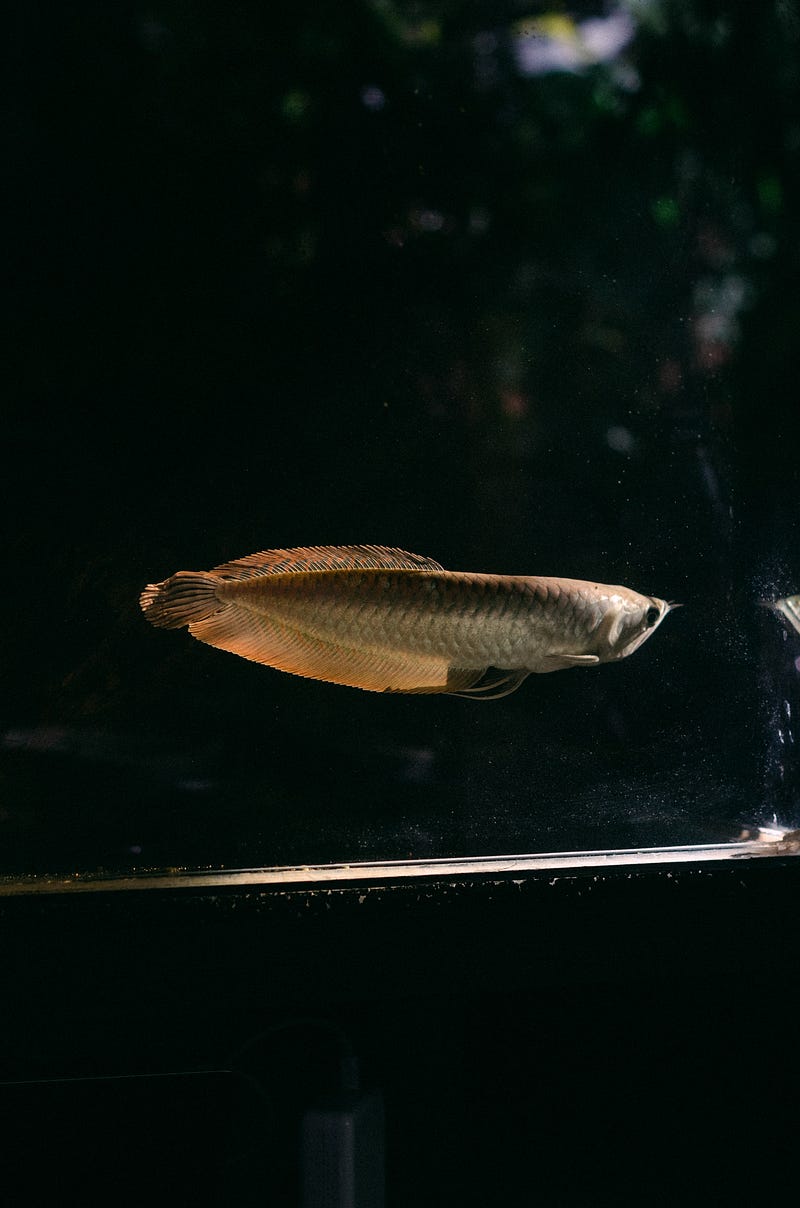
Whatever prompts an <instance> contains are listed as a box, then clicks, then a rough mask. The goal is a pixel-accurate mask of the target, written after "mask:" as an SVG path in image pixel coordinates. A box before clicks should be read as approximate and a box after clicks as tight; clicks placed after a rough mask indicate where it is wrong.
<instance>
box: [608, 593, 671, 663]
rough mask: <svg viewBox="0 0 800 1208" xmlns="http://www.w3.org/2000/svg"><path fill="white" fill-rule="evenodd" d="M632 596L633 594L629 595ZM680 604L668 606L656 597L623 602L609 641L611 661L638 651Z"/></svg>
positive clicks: (635, 598) (638, 596) (637, 595)
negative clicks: (669, 613) (668, 614)
mask: <svg viewBox="0 0 800 1208" xmlns="http://www.w3.org/2000/svg"><path fill="white" fill-rule="evenodd" d="M631 595H632V596H633V593H631ZM673 608H680V604H670V603H668V602H667V601H666V600H659V598H658V597H657V596H640V595H639V594H638V593H636V595H635V596H634V598H633V599H628V600H626V601H625V603H624V606H623V607H622V608H621V609H620V611H619V613H618V615H617V624H616V625H615V627H614V629H615V632H614V633H613V634H612V635H609V636H610V638H611V640H610V642H609V645H610V647H611V654H610V658H611V659H624V658H627V657H628V655H629V654H633V652H634V651H635V650H638V649H639V647H640V646H641V645H642V643H643V642H646V641H647V639H648V638H649V637H650V636H651V635H652V634H654V633H655V631H656V630H657V629H658V627H659V625H660V624H661V622H662V621H663V620H664V617H665V616H666V615H667V613H668V612H671V611H672V610H673Z"/></svg>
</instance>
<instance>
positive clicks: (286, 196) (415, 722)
mask: <svg viewBox="0 0 800 1208" xmlns="http://www.w3.org/2000/svg"><path fill="white" fill-rule="evenodd" d="M543 11H544V10H543V8H542V7H541V6H538V5H536V4H535V3H531V4H524V5H523V4H519V5H517V4H512V3H496V2H492V3H491V4H489V3H486V4H483V3H480V2H474V3H467V2H465V0H453V2H452V3H447V2H445V0H440V2H436V0H432V2H431V3H428V4H425V3H420V4H415V5H412V4H407V3H388V2H383V3H381V2H379V0H376V2H375V3H367V2H366V0H365V2H364V3H359V4H356V3H325V2H314V3H302V2H296V3H293V4H291V5H283V4H279V3H269V4H262V3H256V2H255V0H252V2H250V0H242V2H240V3H232V4H217V3H202V2H200V0H198V2H197V3H183V2H179V0H174V2H170V0H163V2H158V3H154V4H150V5H148V6H143V5H140V4H128V3H116V4H114V5H92V4H88V3H83V2H80V0H79V2H77V3H74V4H71V5H69V6H64V5H48V4H46V3H45V4H39V5H34V4H26V5H22V6H18V9H17V11H16V13H15V14H14V15H13V17H10V18H8V19H7V24H6V26H4V32H5V35H6V37H5V48H6V52H7V56H8V61H7V70H6V71H5V73H4V77H5V81H6V84H7V88H6V98H7V107H6V114H5V118H4V122H3V133H4V138H5V148H4V161H3V162H4V166H5V167H6V169H7V173H8V176H9V180H10V187H9V188H8V189H7V193H6V200H7V202H8V203H9V208H8V211H7V218H6V225H5V230H6V233H7V234H8V236H9V244H8V251H7V256H6V260H7V262H8V264H9V265H10V267H11V268H12V271H13V277H12V288H11V293H10V302H11V307H10V313H9V315H8V316H7V319H6V323H5V333H6V335H7V336H8V338H9V347H8V355H7V357H6V358H5V361H4V365H5V368H6V371H7V379H8V385H7V389H6V391H5V392H4V401H5V403H6V406H5V407H4V411H3V421H4V422H3V431H2V440H1V441H0V452H1V455H2V478H3V485H4V488H5V491H4V500H5V509H6V519H7V524H6V529H5V531H6V534H7V538H8V552H7V559H8V561H7V574H6V577H5V585H6V588H5V591H4V593H3V610H4V611H3V625H4V641H3V643H2V651H1V652H0V659H1V660H2V666H1V667H0V676H1V677H2V678H1V682H2V685H3V692H2V695H0V713H1V714H2V716H0V735H2V738H1V739H0V743H1V745H2V751H1V752H0V754H2V763H0V793H1V795H0V862H1V865H2V869H1V870H2V871H3V872H4V873H6V874H7V875H8V876H9V878H10V879H11V880H10V881H9V882H7V883H6V885H5V886H4V888H6V889H8V888H13V878H14V877H15V876H17V875H19V874H21V873H35V872H57V873H62V874H63V873H69V872H75V871H81V872H89V873H93V872H95V871H98V872H101V873H102V872H103V871H104V870H105V871H112V872H113V871H118V870H126V869H137V868H147V869H151V868H163V867H173V866H187V865H188V866H195V865H200V866H209V865H210V866H212V867H213V866H219V865H226V866H228V867H230V866H233V867H237V866H241V865H247V866H250V865H253V864H257V865H258V864H271V863H283V862H300V863H306V862H312V861H314V860H323V861H325V860H347V861H355V860H358V859H376V858H384V857H388V858H395V857H402V858H406V857H412V858H413V857H424V856H431V855H443V856H447V855H458V854H461V853H465V852H467V853H469V854H475V855H477V854H480V853H492V852H519V851H524V850H539V851H541V850H554V849H564V848H598V847H599V848H605V847H610V846H614V845H618V844H622V845H626V844H639V843H645V844H649V843H660V842H666V843H670V842H676V843H683V842H692V841H695V840H701V841H702V840H708V839H730V838H732V837H734V836H735V835H736V834H738V832H739V829H740V827H741V826H743V825H750V824H752V823H753V822H759V821H762V822H768V821H771V820H772V819H773V818H776V819H777V820H778V821H780V822H783V823H787V824H790V825H792V824H796V823H797V822H798V821H799V820H800V815H798V807H797V778H796V771H797V769H796V766H795V763H794V757H793V754H792V748H793V739H794V738H795V729H794V725H795V718H796V716H797V712H798V707H800V701H798V699H797V686H796V680H797V673H796V669H795V662H794V660H795V658H796V657H797V656H798V654H799V653H800V651H799V650H798V639H797V637H796V635H794V634H793V633H791V632H790V631H789V630H788V628H787V627H785V626H784V625H783V624H782V623H780V622H779V621H778V620H777V618H775V617H774V616H773V615H771V614H770V613H768V612H766V611H765V610H762V609H759V608H758V607H757V602H758V601H759V600H761V599H764V598H767V599H769V598H774V597H775V596H776V595H783V594H786V593H787V592H792V591H795V590H797V588H798V584H800V572H799V568H798V566H797V549H798V544H797V490H798V482H797V469H796V458H797V453H796V451H797V448H798V436H799V435H800V432H798V416H797V400H796V390H797V386H796V383H797V380H798V364H797V361H798V347H800V344H799V343H798V339H797V331H798V320H799V319H800V314H799V313H798V311H799V310H800V301H799V300H798V299H799V298H800V294H798V291H797V280H798V240H797V217H796V216H797V208H798V184H799V183H800V182H799V181H798V157H799V156H800V120H799V119H798V113H800V104H798V102H799V101H800V96H799V95H798V94H799V93H800V54H799V52H800V19H799V18H798V6H797V4H795V3H792V2H791V0H780V2H776V3H764V4H759V5H755V4H752V3H750V2H749V0H742V2H741V3H739V4H735V3H712V2H711V0H684V2H679V0H672V2H670V0H663V2H662V3H653V4H650V5H647V6H637V7H636V8H632V9H631V11H632V12H636V13H638V14H640V19H639V17H637V21H636V23H635V26H634V28H632V30H631V34H632V37H631V40H630V41H629V42H628V44H627V46H625V47H624V49H623V50H621V51H619V52H618V53H615V54H610V55H609V56H607V57H606V58H603V56H602V55H601V56H599V57H598V56H597V55H595V59H596V60H598V61H594V62H589V63H587V64H586V65H585V66H584V67H583V69H582V70H580V71H572V72H567V71H559V72H550V71H548V72H544V73H540V74H536V72H534V71H533V70H532V64H534V60H533V59H532V58H531V55H530V51H531V48H532V47H536V46H539V45H540V44H541V47H542V48H546V47H547V46H550V43H548V42H547V40H546V38H545V34H546V33H547V31H548V30H549V31H550V33H551V34H553V33H554V32H555V33H559V36H560V38H561V43H559V45H561V52H562V54H566V55H567V56H569V54H570V53H573V56H574V45H575V43H574V37H575V24H574V23H575V21H583V20H586V19H589V18H592V17H598V16H600V17H603V16H611V17H613V16H614V14H615V12H616V11H617V10H614V11H612V10H605V9H604V8H603V7H602V6H601V5H599V4H585V5H582V4H575V5H572V6H570V7H569V8H568V9H567V8H564V7H562V6H559V5H556V3H555V0H554V4H553V10H551V13H550V15H551V17H552V15H553V12H555V13H556V15H559V16H560V17H561V24H560V25H559V24H558V23H557V22H556V23H555V24H554V23H553V21H552V20H551V21H550V22H549V23H546V24H545V25H540V26H536V25H535V24H532V22H535V20H536V18H537V16H539V15H541V13H542V12H543ZM619 11H622V12H624V11H627V10H619ZM617 15H618V14H617ZM517 22H526V23H527V25H526V28H527V29H528V36H527V40H526V42H525V43H524V44H521V43H519V42H518V41H517V39H516V34H517V33H518V32H519V28H518V26H517V24H516V23H517ZM607 29H608V27H607ZM534 35H537V37H538V41H537V38H535V37H534ZM570 47H572V51H570ZM551 49H552V47H551ZM526 56H527V57H526ZM590 57H591V56H590ZM526 64H527V67H526ZM523 68H524V70H523ZM323 542H342V543H344V542H377V543H383V544H396V545H400V546H405V547H407V548H410V549H412V550H415V551H417V552H419V553H422V554H428V555H431V556H433V557H436V558H437V559H438V560H440V561H441V562H442V563H443V564H444V565H445V566H447V567H450V568H453V569H476V570H485V571H499V572H523V573H526V572H527V573H556V574H562V575H574V576H577V577H597V578H598V579H601V580H605V581H610V582H615V581H616V582H623V583H627V584H630V586H632V587H635V588H637V589H640V590H643V591H647V592H652V593H655V594H658V595H661V596H664V597H666V598H669V599H675V600H679V601H682V602H683V603H684V604H685V605H686V607H685V608H684V609H682V610H681V611H680V612H678V613H676V614H675V615H674V617H670V618H669V620H668V622H667V623H666V624H665V625H664V626H663V628H662V629H661V630H660V631H659V633H658V634H657V635H656V636H655V637H654V638H653V640H652V641H651V642H648V643H647V645H646V646H644V647H643V648H642V650H641V651H639V652H638V653H637V654H636V655H635V656H634V658H632V659H630V660H627V661H626V662H625V663H623V664H621V665H620V666H618V667H608V668H602V669H601V671H600V672H599V673H598V674H597V675H596V676H592V675H590V674H588V673H587V674H585V675H584V674H581V673H579V672H576V673H574V674H570V675H554V676H545V677H539V678H537V679H536V681H535V682H528V683H527V684H526V685H525V686H524V687H523V689H522V690H521V691H520V692H519V693H518V694H516V695H515V696H513V697H511V698H509V699H508V700H506V701H500V702H496V703H494V704H487V705H479V704H470V702H467V701H460V700H435V699H434V700H424V699H416V698H409V699H406V700H404V699H391V700H384V699H383V698H381V697H377V696H371V695H368V694H360V693H358V692H351V691H348V690H346V689H340V688H333V687H330V686H327V685H324V684H314V683H310V682H303V681H300V680H296V679H294V678H292V677H288V676H282V675H279V674H278V673H272V672H270V671H268V670H265V669H263V668H259V667H252V666H249V665H247V664H245V663H244V662H242V661H241V660H236V659H235V658H233V657H232V656H226V655H223V654H221V653H219V652H217V651H214V650H210V649H207V648H204V647H202V646H201V645H200V644H198V643H193V642H192V641H191V640H190V639H189V638H188V637H187V636H186V635H182V634H169V633H158V632H156V631H155V630H153V629H151V628H150V627H149V626H148V625H147V624H146V622H144V620H143V618H142V617H141V614H140V612H139V610H138V606H137V603H136V601H137V597H138V594H139V591H140V590H141V587H142V586H143V584H144V583H146V582H148V581H153V580H157V579H160V578H163V577H164V576H166V575H168V574H170V573H172V572H173V571H174V570H177V569H179V568H205V567H209V566H212V565H214V564H215V563H218V562H220V561H222V560H225V559H228V558H230V557H233V556H237V555H241V554H245V553H249V552H252V551H254V550H256V549H259V548H265V547H272V546H291V545H293V544H308V543H323ZM797 869H798V864H797V861H796V860H795V861H792V860H785V861H784V860H781V859H764V860H752V861H739V862H736V861H728V862H725V863H724V864H722V865H717V866H710V867H705V868H704V867H701V866H695V865H691V866H683V867H677V866H676V867H668V866H665V867H663V868H658V867H656V868H648V869H641V870H639V871H632V870H631V869H630V868H622V869H618V870H604V871H601V872H596V871H594V870H590V871H588V872H583V873H581V872H579V871H575V872H573V873H570V874H569V875H564V876H561V875H559V876H551V875H550V873H547V874H545V875H542V874H525V875H515V876H514V877H509V878H506V879H500V880H498V881H493V880H491V879H490V878H484V879H480V878H478V879H474V880H472V881H470V882H464V881H462V882H459V883H451V882H445V881H440V882H431V881H426V880H419V881H416V882H414V883H412V884H406V885H404V884H397V885H391V884H379V885H375V884H373V885H359V884H357V883H355V884H350V885H344V886H340V887H339V888H338V889H336V890H332V889H328V888H320V887H318V886H314V885H310V886H309V885H307V886H302V887H297V888H295V889H292V890H290V891H283V890H277V889H269V888H262V889H252V890H250V891H247V892H241V891H240V892H228V893H226V892H223V891H219V890H210V891H206V892H203V891H195V890H191V889H184V890H174V891H173V892H171V893H162V892H152V893H151V892H149V891H142V892H141V893H128V892H123V891H121V892H118V893H102V892H100V893H81V894H77V895H73V896H72V897H69V896H68V895H63V894H53V895H45V896H41V897H39V896H36V895H35V894H28V895H21V894H20V895H16V896H15V895H14V894H13V893H12V894H10V895H8V896H2V897H0V970H2V979H1V982H0V1059H1V1063H2V1077H3V1085H2V1087H0V1092H2V1093H0V1118H1V1119H2V1129H1V1130H0V1132H1V1133H2V1145H0V1165H1V1166H2V1172H1V1173H2V1177H3V1181H4V1186H6V1187H13V1186H14V1185H17V1186H23V1187H24V1188H25V1198H26V1202H30V1203H35V1202H42V1201H45V1202H52V1201H53V1198H54V1197H55V1196H58V1197H59V1198H60V1199H61V1200H62V1201H63V1202H73V1201H79V1202H81V1203H91V1202H98V1203H108V1202H109V1199H112V1200H113V1201H114V1202H115V1203H120V1202H124V1201H125V1200H126V1198H127V1199H129V1200H130V1202H133V1203H137V1204H141V1203H145V1202H146V1203H158V1202H164V1201H168V1202H170V1203H171V1204H173V1205H175V1204H184V1203H185V1204H187V1205H189V1204H191V1205H196V1204H202V1203H208V1204H211V1205H227V1204H231V1203H234V1204H249V1203H254V1204H255V1203H274V1204H275V1205H276V1206H278V1205H280V1206H281V1208H284V1206H285V1205H293V1204H295V1203H296V1202H297V1191H298V1185H299V1161H298V1150H297V1135H298V1126H299V1120H300V1116H301V1114H302V1111H303V1110H304V1109H305V1108H307V1107H308V1106H309V1105H313V1104H314V1103H316V1102H317V1101H318V1099H319V1097H320V1096H321V1095H324V1094H328V1093H331V1090H332V1088H333V1089H335V1087H336V1077H335V1061H334V1055H335V1052H336V1048H337V1046H336V1045H335V1044H334V1045H329V1044H328V1043H327V1039H329V1038H330V1037H335V1036H341V1035H344V1036H346V1037H347V1038H348V1039H349V1041H350V1042H351V1043H352V1044H353V1046H354V1047H355V1049H356V1051H357V1052H358V1055H359V1057H360V1058H361V1060H362V1067H363V1074H364V1081H365V1085H367V1086H368V1087H377V1088H378V1089H380V1090H381V1091H382V1092H383V1094H384V1097H385V1101H386V1112H387V1174H388V1182H389V1189H390V1199H389V1202H390V1205H396V1206H397V1208H426V1206H427V1205H428V1204H430V1205H431V1206H432V1208H433V1206H435V1208H440V1206H449V1205H451V1204H452V1205H461V1204H473V1203H474V1204H476V1205H478V1204H480V1205H484V1204H494V1203H498V1204H500V1203H506V1202H511V1201H512V1200H513V1201H514V1202H517V1201H519V1202H522V1203H541V1204H544V1205H548V1206H551V1205H552V1206H553V1208H558V1206H560V1205H565V1204H582V1205H583V1204H603V1203H614V1204H620V1203H630V1204H635V1205H640V1204H643V1203H648V1204H666V1205H669V1204H681V1205H683V1204H686V1203H691V1202H693V1198H694V1199H695V1200H696V1201H697V1202H704V1203H713V1202H718V1201H721V1200H723V1199H724V1200H725V1201H726V1202H730V1203H736V1202H742V1203H751V1204H752V1203H760V1202H764V1203H767V1202H769V1203H778V1202H780V1197H781V1196H782V1195H784V1194H785V1192H784V1190H783V1188H784V1186H785V1182H786V1179H787V1178H789V1179H790V1178H791V1170H792V1160H793V1145H794V1138H795V1137H796V1135H797V1085H798V1072H800V1071H798V1068H797V1063H798V1059H797V1042H796V1033H797V1024H796V1021H797V1018H798V1007H799V1006H800V999H799V998H798V990H797V984H796V982H797V978H796V974H795V968H796V959H795V953H796V934H795V933H796V923H795V920H796V917H797V876H798V872H797ZM28 888H29V889H30V884H29V885H28ZM309 1016H311V1017H313V1018H314V1019H315V1020H316V1022H315V1023H314V1024H311V1025H309V1024H308V1022H307V1021H308V1018H309ZM319 1021H321V1026H320V1022H319ZM276 1037H280V1038H281V1041H280V1043H277V1042H276V1039H275V1038H276Z"/></svg>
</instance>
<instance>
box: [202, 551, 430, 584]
mask: <svg viewBox="0 0 800 1208" xmlns="http://www.w3.org/2000/svg"><path fill="white" fill-rule="evenodd" d="M443 569H444V568H443V567H441V566H440V565H439V563H438V562H434V561H433V559H432V558H423V557H421V556H420V555H419V554H410V553H408V552H407V551H406V550H402V549H391V548H389V547H388V546H384V545H308V546H301V547H299V548H298V549H267V550H262V551H261V552H260V553H258V554H248V555H247V557H245V558H234V559H233V561H231V562H223V563H222V564H221V565H220V566H215V567H214V569H213V571H212V572H211V573H212V574H214V575H218V576H219V577H220V578H221V579H252V578H257V577H258V576H260V575H285V574H291V573H295V574H297V573H299V572H303V571H304V572H306V573H307V572H309V571H325V570H443Z"/></svg>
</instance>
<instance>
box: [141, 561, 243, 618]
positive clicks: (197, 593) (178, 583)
mask: <svg viewBox="0 0 800 1208" xmlns="http://www.w3.org/2000/svg"><path fill="white" fill-rule="evenodd" d="M218 586H219V579H217V578H216V576H215V575H212V574H208V573H207V572H205V571H194V570H179V571H178V572H177V574H174V575H171V576H170V578H169V579H165V580H164V581H163V583H148V585H147V587H145V589H144V591H143V592H142V594H141V595H140V596H139V604H140V605H141V608H142V612H143V613H144V615H145V616H146V617H147V619H148V621H150V622H151V624H153V625H157V626H158V627H159V628H160V629H180V628H181V627H182V626H184V625H194V624H196V623H197V622H198V621H205V620H207V618H208V617H210V616H213V614H214V613H216V612H219V610H220V609H221V608H224V607H225V605H224V603H223V602H222V601H221V600H219V599H218V597H217V588H218Z"/></svg>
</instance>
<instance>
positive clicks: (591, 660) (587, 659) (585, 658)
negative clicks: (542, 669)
mask: <svg viewBox="0 0 800 1208" xmlns="http://www.w3.org/2000/svg"><path fill="white" fill-rule="evenodd" d="M599 662H600V659H599V657H598V656H597V655H596V654H551V655H549V656H548V658H547V670H548V671H561V670H562V669H563V668H565V667H595V666H597V664H598V663H599Z"/></svg>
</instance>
